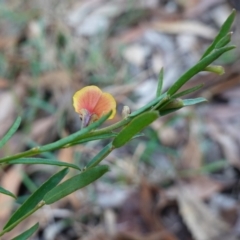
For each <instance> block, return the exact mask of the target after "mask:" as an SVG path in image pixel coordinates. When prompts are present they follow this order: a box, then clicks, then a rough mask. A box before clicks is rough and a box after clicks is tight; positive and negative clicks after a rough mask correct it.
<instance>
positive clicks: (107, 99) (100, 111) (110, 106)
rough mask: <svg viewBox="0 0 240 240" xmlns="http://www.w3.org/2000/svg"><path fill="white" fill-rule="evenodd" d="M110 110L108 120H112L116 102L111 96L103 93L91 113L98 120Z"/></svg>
mask: <svg viewBox="0 0 240 240" xmlns="http://www.w3.org/2000/svg"><path fill="white" fill-rule="evenodd" d="M111 110H112V114H111V116H110V117H109V119H112V118H113V117H114V116H115V114H116V101H115V99H114V98H113V96H112V95H111V94H109V93H103V94H102V96H101V98H100V99H99V100H98V103H97V105H96V106H95V108H94V110H93V111H94V113H95V114H96V115H97V116H98V117H99V118H100V117H102V116H103V115H104V114H107V113H109V112H110V111H111Z"/></svg>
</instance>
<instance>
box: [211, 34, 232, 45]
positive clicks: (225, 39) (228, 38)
mask: <svg viewBox="0 0 240 240" xmlns="http://www.w3.org/2000/svg"><path fill="white" fill-rule="evenodd" d="M232 34H233V33H232V32H229V33H228V34H227V35H226V36H224V37H223V38H222V39H221V40H220V41H219V42H218V43H217V44H216V46H215V48H216V49H218V48H222V47H225V46H226V45H227V44H228V43H230V42H231V38H232Z"/></svg>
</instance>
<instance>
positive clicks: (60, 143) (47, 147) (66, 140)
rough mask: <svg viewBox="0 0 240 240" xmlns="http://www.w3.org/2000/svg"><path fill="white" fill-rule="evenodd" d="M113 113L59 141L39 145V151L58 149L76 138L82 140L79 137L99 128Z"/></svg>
mask: <svg viewBox="0 0 240 240" xmlns="http://www.w3.org/2000/svg"><path fill="white" fill-rule="evenodd" d="M110 115H111V112H109V113H108V114H106V115H104V116H103V117H101V118H100V119H99V120H98V121H96V122H94V123H92V124H90V125H89V126H88V127H86V128H83V129H81V130H80V131H78V132H76V133H73V134H71V135H70V136H68V137H65V138H63V139H61V140H59V141H56V142H54V143H50V144H47V145H45V146H42V147H39V151H40V152H47V151H51V150H54V149H58V148H61V147H62V146H64V145H66V144H68V143H71V142H73V141H75V140H76V139H78V140H80V139H79V138H82V139H84V137H85V135H86V134H87V133H89V132H90V131H92V130H94V129H96V128H98V127H99V126H101V125H102V124H103V123H104V122H105V121H106V120H107V119H108V118H109V116H110Z"/></svg>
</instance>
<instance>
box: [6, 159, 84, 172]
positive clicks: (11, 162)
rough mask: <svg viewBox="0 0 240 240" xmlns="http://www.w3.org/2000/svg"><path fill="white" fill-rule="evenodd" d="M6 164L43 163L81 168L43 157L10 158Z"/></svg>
mask: <svg viewBox="0 0 240 240" xmlns="http://www.w3.org/2000/svg"><path fill="white" fill-rule="evenodd" d="M8 164H45V165H55V166H60V167H70V168H75V169H77V170H81V169H80V168H79V167H78V166H76V165H74V164H71V163H67V162H61V161H58V160H51V159H44V158H19V159H14V160H10V161H9V162H8Z"/></svg>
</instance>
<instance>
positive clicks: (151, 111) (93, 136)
mask: <svg viewBox="0 0 240 240" xmlns="http://www.w3.org/2000/svg"><path fill="white" fill-rule="evenodd" d="M234 17H235V10H233V11H232V13H231V15H230V16H229V17H228V18H227V20H226V21H225V23H224V24H223V26H222V28H221V29H220V31H219V33H218V35H217V36H216V38H215V39H214V41H213V43H212V44H211V45H210V46H209V47H208V49H207V50H206V51H205V53H204V54H203V56H202V57H201V59H200V60H199V62H197V63H196V64H195V65H194V66H193V67H192V68H190V69H189V70H188V71H186V72H185V73H184V74H183V75H182V76H181V77H180V78H179V79H178V80H177V81H176V82H175V83H174V84H173V85H172V86H171V87H170V88H169V89H168V91H167V92H165V93H162V83H163V70H161V72H160V74H159V81H158V87H157V93H156V98H155V99H153V100H152V101H151V102H149V103H148V104H147V105H145V106H143V107H141V108H140V109H138V110H136V111H134V112H132V113H130V114H125V115H124V117H123V119H122V120H121V121H119V122H117V123H115V124H112V125H110V126H107V127H104V128H100V129H99V127H100V126H101V125H102V124H103V123H104V122H105V121H106V120H107V119H110V118H113V117H114V115H115V112H116V102H115V100H114V98H113V97H112V96H111V95H110V94H108V93H103V92H102V91H101V90H100V89H99V88H98V87H96V86H88V87H85V88H83V89H81V90H79V91H77V92H76V93H75V94H74V96H73V106H74V109H75V111H76V112H77V113H78V114H79V116H80V118H81V120H82V128H81V130H80V131H78V132H76V133H74V134H72V135H70V136H68V137H65V138H63V139H60V140H58V141H56V142H53V143H50V144H47V145H44V146H38V147H34V148H32V149H30V150H28V151H25V152H21V153H18V154H16V155H12V156H7V157H4V158H2V159H0V164H2V165H11V164H48V165H56V166H59V167H64V168H63V169H62V170H61V171H59V172H57V173H56V174H54V175H53V176H51V177H50V178H49V179H48V180H47V181H46V182H45V183H43V184H42V185H41V186H40V187H39V188H38V189H37V190H36V191H35V192H34V193H33V194H32V195H30V196H29V197H28V198H27V200H26V201H25V202H24V203H23V204H22V205H21V206H20V207H19V208H18V209H17V210H16V211H15V212H14V213H13V214H12V216H11V217H10V219H9V220H8V222H7V223H6V224H5V226H4V227H3V229H2V231H1V232H0V236H2V235H4V234H5V233H7V232H9V231H10V230H12V229H13V228H14V227H15V226H16V225H18V224H19V223H20V222H21V221H23V220H24V219H26V218H27V217H28V216H30V215H31V214H33V213H34V212H35V211H37V210H38V209H39V208H41V207H42V206H44V205H48V204H51V203H54V202H56V201H57V200H59V199H61V198H63V197H65V196H67V195H68V194H70V193H72V192H74V191H76V190H78V189H80V188H83V187H85V186H86V185H88V184H90V183H92V182H94V181H95V180H97V179H98V178H100V177H101V176H102V175H103V174H105V173H106V172H108V171H109V167H108V166H107V165H100V162H101V161H102V160H103V159H104V158H105V157H106V156H107V155H108V154H109V153H110V152H112V151H113V150H114V149H115V148H119V147H122V146H123V145H125V144H126V143H127V142H128V141H130V140H131V139H133V138H134V137H137V136H139V133H140V132H141V131H142V130H143V129H144V128H145V127H147V126H149V125H150V124H151V123H152V122H153V121H155V120H156V119H157V118H159V117H161V116H163V115H166V114H168V113H171V112H174V111H177V110H178V109H181V108H183V107H186V106H189V105H194V104H197V103H201V102H204V101H206V99H204V98H201V97H200V98H195V99H181V97H183V96H185V95H187V94H189V93H192V92H194V91H197V90H198V89H200V88H201V87H202V85H197V86H195V87H193V88H190V89H187V90H184V91H180V92H179V89H180V88H181V87H182V86H183V85H184V84H185V83H186V82H188V81H189V80H190V79H191V78H192V77H193V76H194V75H196V74H197V73H199V72H201V71H211V72H214V73H217V74H223V72H224V71H223V68H222V67H221V66H214V65H210V64H211V63H212V62H213V61H214V60H216V59H217V58H219V57H220V56H221V55H222V54H223V53H225V52H227V51H230V50H232V49H234V48H235V46H233V45H228V44H229V43H230V41H231V35H232V33H230V32H229V31H230V28H231V25H232V23H233V21H234ZM20 122H21V118H20V117H18V118H17V119H16V121H15V122H14V123H13V125H12V127H11V128H10V129H9V131H8V132H7V133H6V134H5V136H4V137H3V138H2V139H1V141H0V148H1V147H3V145H4V144H5V143H6V142H7V141H8V140H9V139H10V138H11V136H12V135H13V134H14V133H15V132H16V131H17V129H18V127H19V125H20ZM97 139H98V140H99V139H109V143H108V144H107V145H106V146H105V147H104V148H103V149H102V150H101V151H100V152H99V153H98V154H97V155H96V156H94V157H93V158H92V159H91V160H90V161H89V162H88V164H87V165H86V166H85V167H84V169H80V168H79V166H77V165H75V164H70V163H66V162H60V161H57V160H52V159H44V158H34V157H32V156H34V155H37V154H40V153H43V152H49V151H53V150H56V149H61V148H66V147H71V146H74V145H77V144H81V143H85V142H89V141H93V140H97ZM69 168H74V169H76V170H78V171H79V173H77V174H76V175H75V176H73V177H70V178H68V179H67V180H65V181H63V182H61V181H62V179H63V178H64V177H65V176H66V174H67V173H68V169H69ZM60 182H61V183H60ZM0 193H2V194H6V195H9V196H10V197H13V198H16V196H14V194H12V193H11V192H9V191H8V190H6V189H4V188H2V187H0ZM37 228H38V223H37V224H35V225H34V226H32V227H31V228H30V229H28V230H26V231H25V232H23V233H22V234H20V235H19V236H18V237H17V238H16V239H27V238H29V237H30V236H31V235H32V234H33V233H34V232H35V231H36V230H37Z"/></svg>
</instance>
